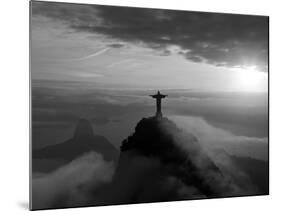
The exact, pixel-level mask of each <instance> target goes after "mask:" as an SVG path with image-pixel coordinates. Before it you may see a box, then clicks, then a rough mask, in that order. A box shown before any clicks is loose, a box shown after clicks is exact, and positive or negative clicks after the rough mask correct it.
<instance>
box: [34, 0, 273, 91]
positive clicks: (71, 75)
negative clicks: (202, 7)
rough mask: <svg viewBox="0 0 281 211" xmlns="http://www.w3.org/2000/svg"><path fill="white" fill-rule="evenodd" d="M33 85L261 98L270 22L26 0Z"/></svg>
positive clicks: (266, 69)
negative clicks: (29, 11) (29, 12)
mask: <svg viewBox="0 0 281 211" xmlns="http://www.w3.org/2000/svg"><path fill="white" fill-rule="evenodd" d="M31 21H32V25H31V36H32V42H31V56H32V59H31V70H32V79H34V80H43V79H44V80H63V81H80V82H81V83H82V82H92V83H93V84H96V85H97V86H99V87H102V88H107V89H144V88H145V89H193V90H208V91H230V92H267V86H268V84H267V81H268V18H267V17H264V16H249V15H247V16H246V15H231V14H218V13H199V12H188V11H173V10H159V9H147V8H129V7H113V6H101V5H86V4H84V5H83V4H66V3H63V4H62V3H49V2H48V3H46V2H32V17H31Z"/></svg>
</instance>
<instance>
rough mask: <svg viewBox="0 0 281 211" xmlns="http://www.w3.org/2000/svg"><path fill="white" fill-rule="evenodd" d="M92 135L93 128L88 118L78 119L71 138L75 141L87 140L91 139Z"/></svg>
mask: <svg viewBox="0 0 281 211" xmlns="http://www.w3.org/2000/svg"><path fill="white" fill-rule="evenodd" d="M93 136H94V132H93V128H92V125H91V123H90V121H89V120H87V119H80V120H79V122H78V124H77V126H76V129H75V132H74V136H73V139H74V140H75V141H81V140H83V139H84V140H89V139H92V138H93Z"/></svg>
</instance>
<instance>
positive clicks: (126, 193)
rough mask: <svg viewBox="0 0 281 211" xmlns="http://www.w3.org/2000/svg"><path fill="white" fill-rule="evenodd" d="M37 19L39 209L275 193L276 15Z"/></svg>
mask: <svg viewBox="0 0 281 211" xmlns="http://www.w3.org/2000/svg"><path fill="white" fill-rule="evenodd" d="M29 9H30V97H31V100H30V115H31V116H30V118H31V119H30V121H31V123H30V129H31V132H30V133H31V134H30V137H31V138H30V148H31V150H30V162H31V163H30V167H31V170H30V182H31V184H30V185H31V190H30V191H31V198H30V206H31V209H32V210H39V209H54V208H73V207H89V206H104V205H121V204H139V203H154V202H170V201H184V200H198V199H214V198H228V197H240V196H258V195H268V194H269V17H268V16H262V15H249V14H247V15H245V14H231V13H215V12H203V11H202V12H199V11H192V10H190V11H187V10H173V9H159V8H158V9H157V8H146V7H130V6H109V5H100V4H78V3H67V2H65V3H64V2H50V1H48V2H44V1H31V2H30V8H29ZM19 104H20V103H19ZM19 106H20V105H19Z"/></svg>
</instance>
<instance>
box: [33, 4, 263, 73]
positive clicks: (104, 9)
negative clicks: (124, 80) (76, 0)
mask: <svg viewBox="0 0 281 211" xmlns="http://www.w3.org/2000/svg"><path fill="white" fill-rule="evenodd" d="M32 16H33V18H36V16H45V17H48V18H52V19H53V20H56V21H61V22H63V23H65V24H66V25H68V26H69V27H70V28H72V29H74V30H75V31H76V32H88V33H95V34H96V33H99V34H103V35H105V36H107V37H109V38H112V39H115V40H116V39H117V40H120V41H122V42H132V43H138V44H140V43H142V44H145V45H146V46H148V47H150V48H153V49H158V50H160V51H162V52H163V55H170V53H172V52H171V51H170V50H169V49H170V48H169V47H170V46H177V47H178V51H177V53H178V54H180V55H182V56H183V57H184V58H186V59H188V60H189V61H193V62H204V63H209V64H212V65H216V66H224V67H241V68H245V67H251V66H255V67H256V68H257V69H258V70H260V71H265V72H267V69H268V17H265V16H250V15H234V14H221V13H220V14H219V13H203V12H186V11H175V10H160V9H147V8H130V7H116V6H101V5H82V4H65V3H53V2H52V3H51V2H49V3H44V2H33V3H32ZM121 45H123V44H117V45H115V44H114V45H113V46H112V47H117V48H119V47H121Z"/></svg>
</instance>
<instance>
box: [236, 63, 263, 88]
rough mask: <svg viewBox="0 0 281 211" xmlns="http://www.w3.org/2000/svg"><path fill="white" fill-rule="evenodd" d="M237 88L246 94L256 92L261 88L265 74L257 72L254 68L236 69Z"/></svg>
mask: <svg viewBox="0 0 281 211" xmlns="http://www.w3.org/2000/svg"><path fill="white" fill-rule="evenodd" d="M235 71H236V74H237V86H239V87H238V88H239V89H240V90H243V91H248V92H257V91H260V89H261V88H262V86H263V83H264V81H265V80H266V74H265V73H264V72H261V71H258V70H257V67H256V66H250V67H247V68H236V70H235Z"/></svg>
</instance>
